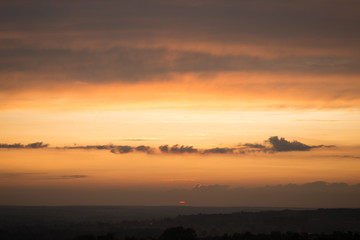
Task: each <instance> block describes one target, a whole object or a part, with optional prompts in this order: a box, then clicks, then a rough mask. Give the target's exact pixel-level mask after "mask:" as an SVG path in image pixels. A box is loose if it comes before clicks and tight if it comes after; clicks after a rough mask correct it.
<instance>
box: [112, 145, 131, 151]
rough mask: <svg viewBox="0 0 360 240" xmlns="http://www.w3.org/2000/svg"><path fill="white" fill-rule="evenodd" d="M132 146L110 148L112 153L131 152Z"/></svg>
mask: <svg viewBox="0 0 360 240" xmlns="http://www.w3.org/2000/svg"><path fill="white" fill-rule="evenodd" d="M132 151H133V148H132V147H131V146H127V145H125V146H114V147H113V148H111V152H112V153H129V152H132Z"/></svg>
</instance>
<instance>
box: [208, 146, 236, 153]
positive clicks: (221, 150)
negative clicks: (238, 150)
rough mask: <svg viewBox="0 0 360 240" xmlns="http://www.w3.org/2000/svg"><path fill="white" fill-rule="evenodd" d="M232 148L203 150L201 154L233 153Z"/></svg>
mask: <svg viewBox="0 0 360 240" xmlns="http://www.w3.org/2000/svg"><path fill="white" fill-rule="evenodd" d="M233 152H234V148H226V147H216V148H209V149H205V150H204V151H203V153H233Z"/></svg>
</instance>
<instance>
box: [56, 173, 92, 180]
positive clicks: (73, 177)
mask: <svg viewBox="0 0 360 240" xmlns="http://www.w3.org/2000/svg"><path fill="white" fill-rule="evenodd" d="M87 177H89V176H87V175H80V174H75V175H64V176H61V177H59V179H79V178H87Z"/></svg>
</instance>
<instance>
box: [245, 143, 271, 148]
mask: <svg viewBox="0 0 360 240" xmlns="http://www.w3.org/2000/svg"><path fill="white" fill-rule="evenodd" d="M243 146H245V147H249V148H260V149H264V148H266V147H265V146H264V145H262V144H258V143H245V144H244V145H243Z"/></svg>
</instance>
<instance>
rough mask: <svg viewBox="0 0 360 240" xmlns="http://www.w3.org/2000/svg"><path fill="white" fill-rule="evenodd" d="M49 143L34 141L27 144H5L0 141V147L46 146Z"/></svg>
mask: <svg viewBox="0 0 360 240" xmlns="http://www.w3.org/2000/svg"><path fill="white" fill-rule="evenodd" d="M48 146H49V144H44V143H43V142H34V143H29V144H27V145H23V144H21V143H14V144H7V143H1V144H0V148H47V147H48Z"/></svg>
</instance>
